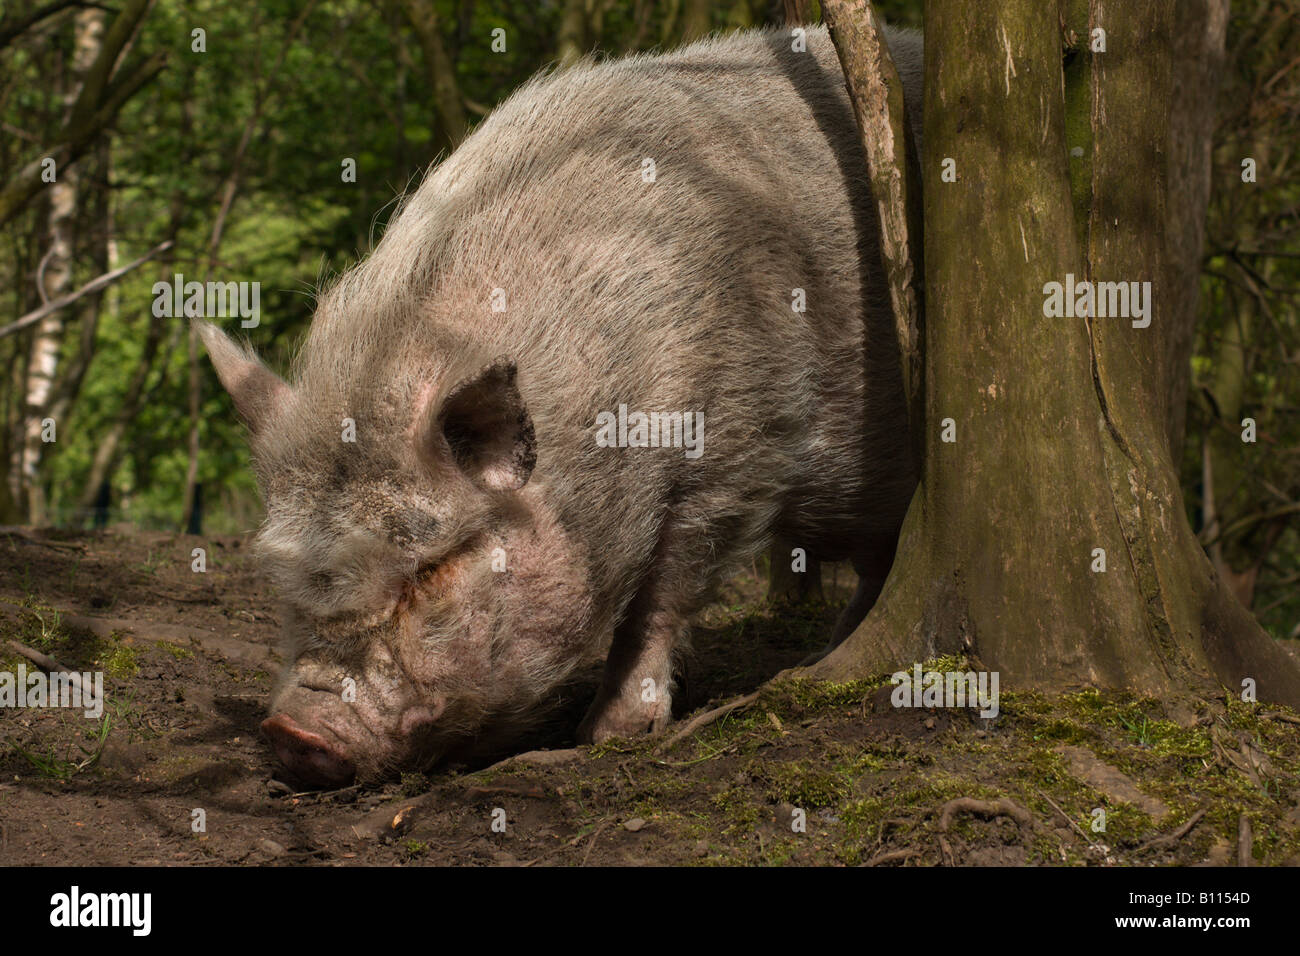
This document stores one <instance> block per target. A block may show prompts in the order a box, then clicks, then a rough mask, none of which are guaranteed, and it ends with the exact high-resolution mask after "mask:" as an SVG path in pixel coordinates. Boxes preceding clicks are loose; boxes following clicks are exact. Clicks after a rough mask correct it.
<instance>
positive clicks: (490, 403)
mask: <svg viewBox="0 0 1300 956" xmlns="http://www.w3.org/2000/svg"><path fill="white" fill-rule="evenodd" d="M437 428H438V430H439V431H440V432H441V434H442V436H443V438H445V439H446V441H447V445H448V447H449V448H450V449H451V455H452V458H454V459H455V461H456V464H457V465H458V466H459V467H460V469H461V470H462V471H464V472H465V473H466V474H467V475H468V476H469V477H470V479H471V480H472V481H474V482H475V483H477V484H480V485H483V486H485V487H488V488H493V489H497V490H506V489H513V488H522V487H523V486H524V485H525V484H527V482H528V478H529V476H531V475H532V473H533V465H535V464H536V463H537V440H536V437H535V436H534V434H533V420H532V418H530V417H529V415H528V409H527V408H525V407H524V400H523V397H522V396H521V395H520V394H519V389H518V387H517V386H516V385H515V366H514V363H513V362H508V361H500V362H496V363H495V364H493V365H490V366H488V367H487V368H486V369H484V370H483V371H481V372H478V373H476V374H474V375H471V376H469V377H468V378H466V379H465V380H464V381H462V382H460V383H459V384H457V385H456V386H455V387H454V388H453V389H452V391H451V392H450V393H449V394H448V395H447V397H446V398H445V399H444V400H443V402H442V407H441V408H440V409H439V411H438V417H437Z"/></svg>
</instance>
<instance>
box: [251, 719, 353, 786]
mask: <svg viewBox="0 0 1300 956" xmlns="http://www.w3.org/2000/svg"><path fill="white" fill-rule="evenodd" d="M262 732H263V733H264V734H266V736H268V737H270V738H271V744H272V745H273V746H274V747H275V752H276V754H278V755H279V757H280V760H281V761H282V762H283V763H284V765H285V766H286V767H288V768H289V769H290V770H291V771H293V772H294V774H296V775H297V776H299V777H301V778H302V779H303V780H306V781H307V782H308V783H315V784H320V785H322V786H342V785H344V784H346V783H349V782H351V780H352V778H353V776H354V775H355V774H356V767H355V765H354V764H353V763H352V761H351V760H349V759H348V758H347V755H346V754H344V753H343V752H342V751H341V750H339V749H338V748H337V747H335V746H334V745H332V744H331V743H330V742H329V741H327V740H326V739H325V738H324V737H322V736H321V735H320V734H315V733H312V732H311V731H310V730H303V728H301V727H299V726H298V725H297V724H296V723H294V720H293V718H292V717H290V716H289V715H288V714H276V715H275V716H274V717H268V718H267V719H266V720H264V721H262Z"/></svg>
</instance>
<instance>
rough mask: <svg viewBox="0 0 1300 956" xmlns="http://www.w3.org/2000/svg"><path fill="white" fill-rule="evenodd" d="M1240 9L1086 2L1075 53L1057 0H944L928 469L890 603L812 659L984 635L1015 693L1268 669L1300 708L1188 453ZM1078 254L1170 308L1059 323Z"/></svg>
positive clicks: (1192, 679) (934, 128)
mask: <svg viewBox="0 0 1300 956" xmlns="http://www.w3.org/2000/svg"><path fill="white" fill-rule="evenodd" d="M1079 6H1080V7H1082V6H1083V5H1082V4H1080V5H1079ZM1226 20H1227V2H1226V0H1198V2H1195V3H1181V4H1177V6H1175V3H1174V2H1173V0H1151V2H1148V3H1143V4H1128V5H1119V4H1116V5H1108V6H1107V7H1105V8H1104V19H1103V10H1102V8H1101V6H1100V5H1099V4H1098V3H1096V0H1093V3H1092V9H1091V10H1086V9H1084V10H1075V9H1074V8H1070V9H1066V8H1064V7H1063V8H1062V9H1061V23H1062V24H1063V25H1064V26H1065V28H1066V29H1065V31H1064V33H1065V36H1066V39H1067V45H1069V37H1070V33H1071V32H1073V33H1074V35H1075V37H1076V38H1077V39H1076V42H1075V47H1074V48H1075V52H1074V55H1073V57H1072V58H1070V59H1068V60H1066V64H1067V65H1066V66H1065V68H1064V71H1063V68H1062V63H1063V50H1062V35H1061V33H1060V32H1058V23H1057V18H1055V17H1051V18H1045V17H1044V16H1043V11H1042V7H1041V4H1040V3H1039V2H1037V0H1008V2H1006V3H1004V4H1001V5H999V6H998V7H997V8H996V11H994V10H993V9H991V8H989V7H988V6H987V5H980V4H974V3H970V2H968V0H929V2H927V4H926V21H925V22H926V91H925V130H926V134H925V142H926V156H925V157H924V162H925V166H924V176H925V216H924V230H925V236H924V244H925V264H926V276H925V278H926V302H927V304H928V307H927V316H926V322H925V332H924V353H925V354H924V369H925V371H924V381H925V389H924V394H925V402H924V429H923V468H922V480H921V484H920V486H919V488H918V490H917V494H916V496H915V498H914V499H913V502H912V506H911V508H910V510H909V512H908V516H907V519H906V521H905V523H904V527H903V532H902V538H901V542H900V546H899V551H898V558H897V560H896V562H895V565H894V568H893V571H892V572H891V575H890V577H889V580H888V581H887V582H886V585H885V589H884V591H883V592H882V594H881V597H880V599H879V601H878V602H877V604H876V606H875V607H874V608H873V610H872V612H871V613H870V614H869V615H868V617H867V619H866V620H865V621H864V622H863V624H862V625H861V626H860V627H859V628H858V630H857V631H855V632H854V633H853V634H852V635H851V636H850V637H849V638H848V639H847V640H846V641H845V642H844V643H843V644H842V645H841V646H840V647H839V648H837V649H836V650H835V651H834V652H832V653H831V654H830V655H829V656H827V657H826V658H824V659H823V660H822V661H821V662H819V663H818V664H817V665H815V666H814V667H812V668H810V673H812V674H813V675H816V676H821V677H827V678H834V679H843V678H845V677H848V676H863V675H868V674H878V673H882V672H890V671H893V670H896V669H898V668H901V667H904V666H906V665H908V664H910V663H912V662H914V661H919V660H924V659H926V658H929V657H933V656H935V655H937V654H943V653H965V654H967V655H968V656H970V657H971V658H973V659H974V660H975V661H976V662H977V664H978V666H980V667H982V668H985V669H988V670H992V671H997V672H999V674H1000V677H1001V686H1002V687H1003V688H1004V689H1015V688H1021V689H1064V688H1069V687H1076V686H1080V685H1087V686H1099V687H1113V688H1127V689H1130V690H1133V691H1135V692H1138V693H1142V694H1146V695H1150V696H1155V697H1160V698H1163V699H1173V698H1177V697H1179V696H1181V695H1183V694H1186V693H1188V692H1192V693H1198V694H1209V693H1213V692H1215V690H1216V685H1218V686H1225V685H1226V687H1227V688H1228V689H1229V692H1231V693H1234V694H1237V693H1240V692H1241V689H1242V686H1243V681H1246V680H1253V681H1254V682H1255V684H1256V687H1257V692H1258V694H1259V696H1260V698H1261V699H1272V700H1277V701H1281V702H1284V703H1288V704H1291V705H1292V706H1296V705H1300V670H1298V669H1297V668H1296V667H1295V665H1294V664H1293V663H1292V662H1291V661H1290V659H1289V658H1288V657H1287V656H1286V655H1285V654H1284V653H1283V652H1282V651H1281V649H1280V648H1279V647H1278V646H1277V645H1276V644H1275V643H1274V642H1273V641H1272V640H1271V639H1270V638H1269V637H1268V636H1267V635H1266V634H1265V633H1264V632H1263V631H1262V629H1261V628H1260V627H1259V626H1258V624H1257V623H1256V622H1255V620H1254V619H1253V618H1252V617H1251V616H1250V614H1249V613H1248V612H1247V611H1246V610H1245V609H1244V608H1242V607H1241V605H1240V604H1239V603H1238V602H1237V601H1236V600H1235V599H1234V598H1233V597H1232V595H1231V593H1230V592H1229V590H1228V589H1227V587H1226V586H1225V585H1224V583H1223V582H1222V580H1221V579H1220V578H1219V577H1218V576H1217V575H1216V574H1215V573H1214V569H1213V567H1212V566H1211V564H1210V562H1209V560H1208V559H1207V558H1206V556H1205V553H1204V552H1203V551H1202V550H1201V548H1200V546H1199V545H1198V543H1197V540H1196V537H1195V535H1194V534H1193V533H1192V530H1191V528H1190V526H1189V525H1188V522H1187V519H1186V516H1185V512H1184V508H1183V504H1182V496H1181V491H1180V488H1179V484H1178V480H1177V471H1176V468H1175V464H1174V458H1173V449H1174V448H1175V447H1176V446H1177V445H1178V444H1179V442H1180V441H1181V428H1182V410H1181V407H1180V405H1181V402H1182V401H1183V397H1184V396H1185V389H1186V386H1187V374H1188V373H1187V364H1188V359H1189V351H1190V346H1191V341H1192V330H1193V323H1194V321H1195V318H1194V317H1195V297H1196V290H1197V285H1196V278H1197V272H1198V264H1199V255H1200V243H1201V238H1202V236H1201V233H1202V225H1203V217H1204V213H1205V204H1206V199H1207V195H1208V185H1209V178H1208V177H1209V132H1210V128H1211V121H1212V116H1210V115H1207V113H1208V112H1209V108H1208V104H1210V103H1212V102H1213V91H1214V88H1215V87H1214V84H1215V82H1216V80H1217V72H1218V69H1219V65H1220V63H1221V61H1222V57H1223V41H1224V31H1225V27H1226ZM1094 27H1103V28H1104V29H1105V31H1106V36H1107V39H1106V47H1107V50H1106V52H1092V51H1091V49H1090V45H1091V44H1090V42H1089V41H1090V39H1091V33H1090V31H1091V29H1092V28H1094ZM836 40H837V42H842V40H843V38H842V37H836ZM1072 151H1075V155H1073V156H1072V155H1071V152H1072ZM948 157H951V158H952V159H954V160H955V162H956V172H957V180H956V182H943V181H942V179H941V177H940V172H941V168H942V167H941V164H942V162H943V160H944V159H945V158H948ZM1071 226H1073V228H1071ZM1067 274H1072V275H1073V276H1075V278H1076V280H1077V281H1082V280H1085V279H1086V280H1090V281H1117V282H1118V281H1125V282H1130V281H1137V282H1143V281H1150V282H1151V284H1152V293H1151V296H1150V300H1149V304H1150V313H1149V317H1150V325H1149V326H1147V327H1145V328H1135V327H1133V325H1132V322H1131V321H1130V320H1129V319H1128V318H1117V317H1110V318H1103V317H1094V316H1085V317H1082V318H1049V317H1046V316H1045V314H1044V300H1045V293H1046V289H1045V284H1046V283H1049V282H1060V283H1065V282H1066V281H1067V279H1066V277H1067ZM954 433H955V441H944V437H947V436H952V435H953V434H954ZM1096 549H1101V551H1104V556H1105V564H1104V568H1105V570H1104V571H1102V570H1100V567H1101V565H1100V564H1099V562H1098V557H1097V555H1098V552H1097V550H1096Z"/></svg>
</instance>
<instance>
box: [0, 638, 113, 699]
mask: <svg viewBox="0 0 1300 956" xmlns="http://www.w3.org/2000/svg"><path fill="white" fill-rule="evenodd" d="M7 643H8V644H9V646H10V647H12V648H13V649H14V650H15V651H17V652H18V653H19V654H21V655H22V656H23V657H25V658H27V659H28V660H29V661H31V662H32V663H33V664H35V665H36V666H38V667H40V668H42V669H43V670H47V671H52V672H57V673H59V674H64V675H66V676H67V678H68V683H69V684H71V685H72V686H73V687H75V688H76V689H77V693H79V694H80V695H81V697H82V700H94V699H95V695H94V692H93V688H92V689H87V688H86V685H85V684H83V683H82V681H81V675H80V674H78V673H77V672H76V671H74V670H72V669H71V668H68V667H64V666H63V665H62V664H60V663H59V662H58V661H56V660H55V659H54V658H53V657H50V655H48V654H42V653H41V652H40V651H38V650H37V649H36V648H34V647H28V646H27V645H26V644H19V643H18V642H17V641H15V640H12V639H11V640H9V641H7Z"/></svg>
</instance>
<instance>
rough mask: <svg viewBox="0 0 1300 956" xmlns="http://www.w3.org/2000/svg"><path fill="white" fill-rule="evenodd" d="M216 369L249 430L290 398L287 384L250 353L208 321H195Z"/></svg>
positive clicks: (255, 429)
mask: <svg viewBox="0 0 1300 956" xmlns="http://www.w3.org/2000/svg"><path fill="white" fill-rule="evenodd" d="M194 324H195V327H196V328H197V329H198V331H199V336H200V338H202V339H203V344H204V346H205V347H206V348H207V350H208V356H209V357H210V358H211V359H212V365H213V367H214V368H215V369H216V370H217V378H219V379H221V384H222V385H224V386H225V389H226V391H227V392H229V393H230V397H231V398H232V399H234V402H235V411H237V412H238V413H239V417H240V418H242V419H243V420H244V421H245V422H246V423H247V424H248V428H249V430H250V431H252V432H254V433H256V432H258V431H261V430H262V429H263V428H264V427H266V423H267V421H268V420H270V418H271V417H272V416H273V415H274V414H275V412H276V410H277V409H279V408H280V407H281V406H282V405H283V404H284V403H285V402H286V401H287V400H288V398H289V385H288V384H287V383H286V382H285V381H284V379H282V378H280V376H278V375H276V374H275V373H274V372H272V371H271V370H270V369H269V368H267V367H266V366H265V365H263V364H262V362H261V360H260V359H258V357H257V356H256V355H254V354H253V352H252V350H251V349H248V348H245V347H244V346H242V345H240V344H239V343H237V342H236V341H235V340H234V339H232V338H231V337H230V336H228V335H226V333H224V332H222V331H221V330H220V329H218V328H217V327H216V326H215V325H213V324H212V323H211V322H195V323H194Z"/></svg>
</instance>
